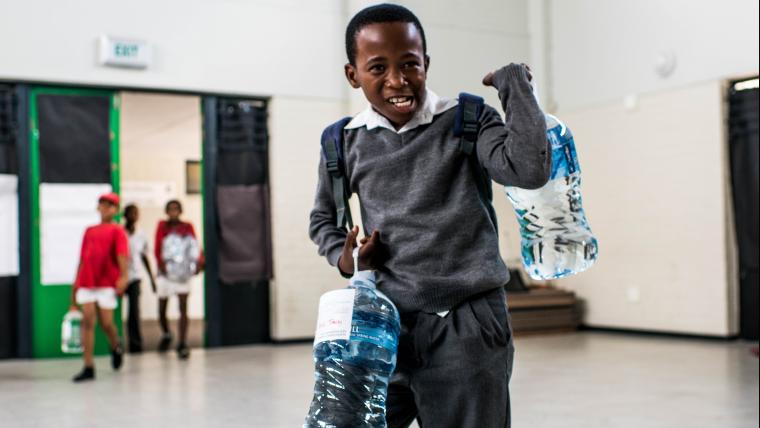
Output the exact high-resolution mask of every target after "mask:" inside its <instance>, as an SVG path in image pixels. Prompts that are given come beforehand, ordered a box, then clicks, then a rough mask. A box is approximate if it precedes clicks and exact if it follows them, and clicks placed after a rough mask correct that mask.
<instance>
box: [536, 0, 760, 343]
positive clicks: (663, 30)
mask: <svg viewBox="0 0 760 428" xmlns="http://www.w3.org/2000/svg"><path fill="white" fill-rule="evenodd" d="M546 5H547V10H546V13H547V14H548V22H549V25H548V27H547V28H546V30H547V34H546V37H547V39H548V48H547V51H548V52H547V60H548V61H549V63H550V64H551V68H550V69H549V70H547V71H548V72H549V74H550V76H549V81H550V87H551V88H552V89H553V90H552V93H551V94H550V95H549V96H548V98H550V99H551V100H553V101H554V102H556V106H557V107H558V115H559V116H560V117H561V118H563V119H564V120H565V121H566V122H567V124H568V125H569V126H570V127H571V129H573V131H574V134H575V138H576V143H577V147H578V150H579V156H580V159H581V167H582V169H583V171H584V182H583V186H582V187H583V195H584V206H585V208H586V212H587V214H588V216H589V219H590V222H591V226H592V228H593V229H594V231H595V232H596V233H597V235H598V237H599V241H600V258H599V262H598V263H597V265H596V266H595V267H593V268H592V269H591V270H589V271H588V272H586V273H584V274H581V275H579V276H577V277H574V278H570V279H567V280H560V281H558V284H559V285H561V286H568V287H570V288H572V289H575V290H576V291H578V293H579V295H580V296H581V297H582V298H584V300H585V301H586V307H587V316H586V320H585V321H586V323H588V324H590V325H593V326H602V327H617V328H631V329H642V330H654V331H669V332H680V333H694V334H708V335H721V336H724V335H730V334H732V333H735V332H736V318H737V313H736V310H735V305H736V296H735V294H736V283H735V278H736V272H735V264H736V260H735V254H734V243H733V232H732V230H731V226H732V225H731V211H730V206H729V203H728V202H729V200H730V199H729V198H730V193H729V192H728V190H727V186H728V181H727V177H728V174H729V170H728V167H727V166H726V162H725V157H726V145H725V135H724V133H725V123H726V122H725V118H724V116H723V115H724V110H723V102H724V100H723V92H722V85H723V81H724V80H725V79H729V78H733V77H736V76H741V75H747V74H756V73H757V70H758V3H757V2H756V1H750V0H730V1H722V2H718V1H699V2H695V1H681V0H669V1H654V0H643V1H636V2H627V1H622V0H561V1H552V0H548V1H547V2H546ZM667 51H670V52H672V53H673V55H674V57H675V59H676V68H675V71H674V72H673V74H672V75H671V76H669V77H666V78H663V77H660V76H658V75H657V74H656V73H655V70H654V67H655V63H656V60H657V56H658V54H659V53H660V52H667ZM545 95H546V94H545ZM626 97H627V98H628V102H629V107H632V108H628V109H627V108H625V107H624V102H623V100H624V98H626ZM636 295H638V296H639V297H638V299H637V298H636Z"/></svg>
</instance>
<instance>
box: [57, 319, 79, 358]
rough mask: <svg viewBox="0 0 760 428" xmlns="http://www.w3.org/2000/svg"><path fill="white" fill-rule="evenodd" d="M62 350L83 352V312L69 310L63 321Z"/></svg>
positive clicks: (67, 352)
mask: <svg viewBox="0 0 760 428" xmlns="http://www.w3.org/2000/svg"><path fill="white" fill-rule="evenodd" d="M61 351H62V352H63V353H64V354H81V353H82V313H81V312H79V311H68V312H66V315H64V316H63V322H62V323H61Z"/></svg>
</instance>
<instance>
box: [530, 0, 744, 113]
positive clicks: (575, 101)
mask: <svg viewBox="0 0 760 428" xmlns="http://www.w3.org/2000/svg"><path fill="white" fill-rule="evenodd" d="M537 1H538V0H537ZM548 1H549V5H550V7H549V9H548V13H549V22H550V28H549V31H550V46H549V49H550V51H551V63H552V67H551V73H552V80H553V86H554V89H555V92H554V97H555V100H556V102H557V105H558V107H559V109H561V110H564V111H568V110H572V109H574V108H578V107H583V106H590V105H595V104H600V103H605V102H610V101H618V100H621V99H622V98H623V97H624V96H626V95H628V94H636V93H649V92H657V91H661V90H666V89H672V88H677V87H681V86H684V85H689V84H692V83H698V82H707V81H714V80H717V79H723V78H726V77H728V76H735V75H741V74H746V73H752V72H755V73H756V72H757V70H758V2H757V1H756V0H723V1H717V0H696V1H695V0H665V1H663V0H637V1H626V0H548ZM668 51H670V52H672V53H673V54H674V56H675V59H676V68H675V71H674V72H673V74H672V75H671V76H670V77H667V78H661V77H659V76H658V75H657V74H656V73H655V71H654V67H655V63H656V61H657V58H658V56H659V54H660V53H661V52H668Z"/></svg>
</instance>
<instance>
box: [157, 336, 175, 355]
mask: <svg viewBox="0 0 760 428" xmlns="http://www.w3.org/2000/svg"><path fill="white" fill-rule="evenodd" d="M172 339H173V338H172V334H171V333H164V335H163V336H161V341H160V342H158V352H166V351H168V350H169V346H171V344H172Z"/></svg>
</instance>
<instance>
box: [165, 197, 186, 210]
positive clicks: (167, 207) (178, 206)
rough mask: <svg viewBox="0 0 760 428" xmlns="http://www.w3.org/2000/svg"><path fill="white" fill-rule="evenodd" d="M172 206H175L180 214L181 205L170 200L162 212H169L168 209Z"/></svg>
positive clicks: (174, 200) (176, 201)
mask: <svg viewBox="0 0 760 428" xmlns="http://www.w3.org/2000/svg"><path fill="white" fill-rule="evenodd" d="M172 205H177V208H179V212H182V203H181V202H180V201H178V200H176V199H172V200H170V201H169V202H167V203H166V206H165V207H164V212H167V213H168V212H169V207H170V206H172Z"/></svg>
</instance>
